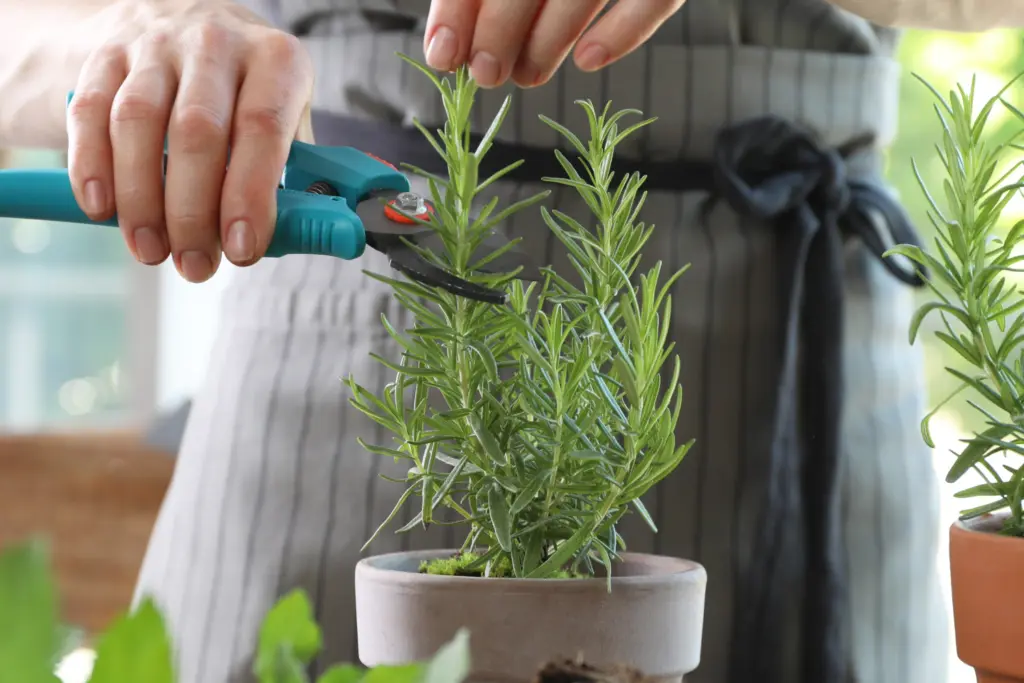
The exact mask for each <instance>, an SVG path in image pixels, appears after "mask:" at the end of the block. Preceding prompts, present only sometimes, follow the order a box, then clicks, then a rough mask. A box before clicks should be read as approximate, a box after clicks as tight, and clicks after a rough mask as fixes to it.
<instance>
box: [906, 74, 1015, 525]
mask: <svg viewBox="0 0 1024 683" xmlns="http://www.w3.org/2000/svg"><path fill="white" fill-rule="evenodd" d="M1016 80H1017V79H1014V80H1013V81H1011V83H1010V84H1008V85H1007V86H1006V87H1005V88H1004V89H1003V90H1002V91H1001V92H1000V93H998V94H997V95H995V96H994V97H992V98H990V99H988V100H987V101H985V102H983V103H979V102H978V101H977V100H976V97H975V84H974V83H973V82H972V84H971V88H970V89H969V90H965V89H964V88H962V87H959V86H958V87H957V88H956V89H955V90H953V91H951V92H950V94H949V97H948V99H947V98H943V97H942V96H941V95H940V94H939V93H938V92H937V91H936V90H934V89H932V93H933V94H934V96H935V98H936V99H937V100H938V104H937V105H936V107H935V111H936V113H937V114H938V117H939V120H940V122H941V125H942V141H941V143H940V144H939V145H938V155H939V159H940V161H941V163H942V167H943V169H944V170H945V178H944V179H943V182H942V194H943V198H944V200H945V201H944V208H940V203H939V202H938V201H936V200H935V199H934V198H933V195H932V193H931V192H930V191H929V189H928V187H927V183H925V182H924V181H923V180H921V173H920V171H919V170H918V168H917V165H916V164H915V165H914V171H915V175H916V176H917V177H918V179H919V182H920V186H921V188H922V190H923V191H924V195H925V197H926V199H927V201H928V203H929V207H930V209H929V212H928V218H929V219H930V221H931V223H932V226H933V228H934V229H935V233H936V238H935V241H934V246H935V249H934V253H928V252H925V251H923V250H921V249H919V248H917V247H914V246H910V245H901V246H899V247H896V248H894V249H893V250H892V252H893V253H898V254H902V255H903V256H905V257H907V258H910V259H912V260H913V261H914V262H915V263H917V264H918V265H920V266H925V267H927V269H928V271H929V275H930V278H929V282H928V284H929V286H930V288H931V291H932V294H933V295H934V299H933V300H931V301H928V302H926V303H925V304H923V305H922V306H921V307H920V308H919V309H918V311H917V313H916V314H915V315H914V317H913V319H912V321H911V325H910V341H911V343H913V342H914V340H915V339H916V337H917V334H918V331H919V329H920V326H921V324H922V322H923V321H924V320H925V319H926V318H929V317H931V316H933V315H937V317H938V319H939V321H940V322H941V329H939V330H938V331H936V332H935V336H936V338H938V339H939V340H941V341H942V342H943V343H944V344H945V345H946V346H947V347H948V348H949V349H950V350H951V351H953V352H954V353H955V354H956V355H957V356H958V357H959V358H960V359H961V360H962V361H963V362H964V363H966V367H967V368H969V370H968V371H967V372H965V371H962V370H960V369H958V368H953V367H950V368H947V371H948V372H949V373H950V374H951V375H952V376H953V377H955V378H956V380H957V383H958V385H957V388H956V390H955V392H954V395H957V394H959V393H960V392H961V391H964V390H967V391H968V392H970V395H971V398H972V400H971V401H970V402H969V403H970V405H971V406H973V407H974V408H975V409H976V410H977V411H978V413H979V414H980V415H981V416H983V419H984V422H985V426H984V428H983V429H981V430H978V431H976V432H975V434H974V436H973V437H972V438H971V439H968V440H966V442H965V445H964V447H963V448H962V449H961V451H960V452H959V453H958V454H957V457H956V461H955V462H954V464H953V466H952V467H951V468H950V470H949V473H948V475H947V477H946V479H947V481H948V482H950V483H953V482H956V481H958V480H959V479H960V478H961V477H962V476H963V475H964V474H965V473H966V472H968V471H970V470H975V471H977V472H979V473H980V474H981V476H982V477H983V478H984V480H985V483H984V484H982V485H980V486H974V487H970V488H967V489H964V490H962V491H960V492H959V493H958V494H957V497H960V498H971V497H979V496H980V497H988V498H991V497H995V498H996V500H995V501H993V502H989V503H985V504H983V505H979V506H977V507H974V508H972V509H970V510H966V511H965V512H964V513H963V515H964V517H965V518H971V517H976V516H979V515H982V514H985V513H989V512H994V511H998V510H1003V509H1007V510H1008V511H1009V518H1008V520H1007V523H1006V525H1005V528H1004V530H1003V531H1004V533H1007V534H1011V535H1017V536H1024V503H1022V498H1024V466H1021V465H1017V466H1011V465H1008V464H1005V463H1001V462H999V460H1001V459H1003V458H1005V457H1006V456H1010V457H1014V458H1016V457H1018V456H1021V455H1024V374H1022V361H1024V297H1022V296H1021V293H1020V291H1019V289H1018V287H1017V285H1016V284H1014V278H1015V273H1018V272H1020V267H1019V264H1020V263H1021V261H1024V254H1022V252H1021V249H1020V246H1021V245H1022V243H1024V221H1020V222H1018V223H1017V224H1016V225H1014V226H1013V227H1012V228H1011V229H1010V231H1009V233H1008V234H1006V235H1005V237H1003V236H1000V235H999V234H998V233H997V231H996V228H997V226H998V224H999V221H1000V217H1001V216H1002V214H1003V211H1004V210H1005V208H1006V206H1007V204H1008V203H1009V202H1010V200H1011V199H1012V198H1013V197H1014V196H1015V195H1016V194H1017V193H1018V192H1020V190H1021V188H1022V187H1024V186H1022V184H1021V177H1022V174H1021V164H1020V162H1011V163H1009V168H1004V167H1005V166H1006V164H1007V162H1008V161H1010V159H1009V157H1010V153H1011V152H1012V151H1013V150H1019V149H1021V148H1020V147H1019V146H1018V145H1017V144H1016V140H1017V139H1018V138H1019V137H1020V135H1021V134H1024V113H1021V112H1020V111H1018V110H1017V109H1016V108H1014V107H1013V106H1012V105H1010V104H1009V103H1008V102H1006V101H1005V100H1004V99H1003V94H1004V93H1005V92H1006V90H1007V89H1009V88H1010V86H1011V85H1012V84H1013V83H1014V82H1016ZM926 85H927V83H926ZM928 87H929V88H931V86H928ZM996 107H1006V108H1008V109H1009V110H1010V111H1011V112H1012V114H1013V115H1014V116H1015V117H1016V119H1017V124H1018V125H1017V130H1016V131H1015V134H1014V135H1012V136H1011V137H1010V139H1009V140H1007V141H1006V142H993V141H991V139H989V138H988V137H987V136H986V132H987V131H986V126H987V124H988V122H989V117H990V116H991V115H992V112H993V110H994V109H995V108H996ZM950 398H952V396H951V397H950ZM948 400H949V399H946V400H945V401H942V402H941V403H940V404H939V407H938V408H936V409H935V410H934V411H932V413H930V414H929V415H928V416H926V417H925V419H924V421H923V422H922V424H921V432H922V435H923V437H924V439H925V441H926V442H927V443H928V444H929V445H930V446H934V443H933V442H932V439H931V435H930V433H929V428H928V423H929V420H930V419H931V417H932V416H933V415H934V414H935V413H936V412H937V411H938V410H939V408H941V407H942V406H943V405H944V404H945V403H946V402H947V401H948Z"/></svg>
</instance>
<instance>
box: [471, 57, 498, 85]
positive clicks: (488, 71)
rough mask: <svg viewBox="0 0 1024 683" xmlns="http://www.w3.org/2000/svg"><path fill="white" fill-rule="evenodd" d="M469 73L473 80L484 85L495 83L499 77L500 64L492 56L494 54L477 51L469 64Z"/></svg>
mask: <svg viewBox="0 0 1024 683" xmlns="http://www.w3.org/2000/svg"><path fill="white" fill-rule="evenodd" d="M469 73H470V74H471V75H472V76H473V80H475V81H476V82H477V83H479V84H480V85H482V86H484V87H488V86H492V85H497V83H498V79H499V78H501V64H500V63H499V62H498V60H497V59H495V58H494V55H492V54H490V53H487V52H477V53H476V54H475V55H473V61H472V62H470V64H469Z"/></svg>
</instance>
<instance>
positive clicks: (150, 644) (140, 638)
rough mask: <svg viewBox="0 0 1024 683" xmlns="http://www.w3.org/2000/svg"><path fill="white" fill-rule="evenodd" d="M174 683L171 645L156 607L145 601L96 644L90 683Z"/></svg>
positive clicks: (120, 620)
mask: <svg viewBox="0 0 1024 683" xmlns="http://www.w3.org/2000/svg"><path fill="white" fill-rule="evenodd" d="M129 681H130V682H132V683H134V682H135V681H139V682H140V683H141V682H142V681H145V683H174V664H173V659H172V655H171V641H170V636H169V635H168V633H167V628H166V625H165V624H164V619H163V616H162V615H161V614H160V610H159V609H157V606H156V604H155V603H154V602H153V601H152V600H150V599H148V598H147V599H146V600H144V601H143V602H142V604H140V605H139V607H138V609H136V610H135V611H134V612H133V613H131V614H128V615H126V616H123V617H121V618H120V619H118V620H117V622H115V623H114V625H113V626H112V627H111V628H110V630H108V631H107V632H106V633H105V634H104V635H103V636H102V637H101V638H100V640H99V643H98V644H97V646H96V662H95V664H94V665H93V670H92V676H91V677H90V678H89V683H127V682H129Z"/></svg>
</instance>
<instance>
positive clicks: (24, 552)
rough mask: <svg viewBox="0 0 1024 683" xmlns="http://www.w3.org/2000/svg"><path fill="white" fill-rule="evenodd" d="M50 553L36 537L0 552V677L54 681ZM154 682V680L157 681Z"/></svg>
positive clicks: (24, 682) (56, 642)
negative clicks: (33, 539) (30, 541)
mask: <svg viewBox="0 0 1024 683" xmlns="http://www.w3.org/2000/svg"><path fill="white" fill-rule="evenodd" d="M60 645H61V643H60V636H59V630H58V628H57V602H56V594H55V588H54V581H53V576H52V574H51V571H50V565H49V553H48V552H47V550H46V546H45V545H44V544H42V543H39V542H32V543H27V544H24V545H20V546H16V547H13V548H10V549H7V550H4V551H3V552H2V553H0V677H10V680H11V682H12V683H55V682H56V681H58V679H57V677H56V676H55V675H54V674H53V667H54V665H55V664H56V662H55V659H56V658H57V656H58V653H59V650H60ZM158 683H159V682H158Z"/></svg>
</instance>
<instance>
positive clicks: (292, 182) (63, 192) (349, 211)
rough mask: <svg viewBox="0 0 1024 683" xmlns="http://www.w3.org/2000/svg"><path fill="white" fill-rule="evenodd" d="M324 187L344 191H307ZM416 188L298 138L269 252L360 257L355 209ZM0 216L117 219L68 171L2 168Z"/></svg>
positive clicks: (348, 150)
mask: <svg viewBox="0 0 1024 683" xmlns="http://www.w3.org/2000/svg"><path fill="white" fill-rule="evenodd" d="M71 96H72V95H69V96H68V101H69V102H70V100H71ZM323 184H326V185H328V186H330V188H331V189H332V190H333V191H334V192H336V193H337V195H336V196H332V195H330V194H322V193H317V192H310V191H308V190H309V189H310V188H312V187H313V186H314V185H321V186H322V185H323ZM409 187H410V186H409V179H408V178H407V177H406V176H405V174H403V173H401V172H400V171H398V170H396V169H395V168H393V167H392V166H390V165H388V164H385V163H383V162H381V161H379V160H377V159H375V158H374V157H371V156H369V155H367V154H366V153H364V152H361V151H359V150H357V149H355V148H352V147H321V146H318V145H310V144H306V143H303V142H294V143H292V147H291V152H290V153H289V155H288V161H287V162H286V164H285V170H284V176H283V181H282V184H281V187H280V189H278V190H277V220H276V222H275V226H274V234H273V237H272V238H271V241H270V245H269V247H268V248H267V252H266V255H267V256H270V257H279V256H287V255H289V254H313V255H326V256H335V257H337V258H342V259H346V260H351V259H355V258H359V257H360V256H362V254H363V251H364V250H365V248H366V230H365V228H364V226H363V223H362V221H361V220H360V218H359V216H358V215H357V214H356V207H357V206H358V205H359V203H360V202H361V201H363V200H365V199H366V198H367V197H369V196H370V195H371V194H372V193H373V192H376V191H381V190H392V191H395V192H407V191H408V190H409ZM0 217H8V218H24V219H29V220H42V221H55V222H61V223H83V224H88V225H105V226H117V224H118V223H117V218H116V216H115V217H114V218H111V219H110V220H107V221H93V220H91V219H90V218H89V217H88V216H87V215H86V214H85V212H84V211H82V210H81V208H79V206H78V202H77V201H76V200H75V195H74V193H73V192H72V190H71V179H70V177H69V176H68V172H67V170H66V169H20V170H0Z"/></svg>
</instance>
